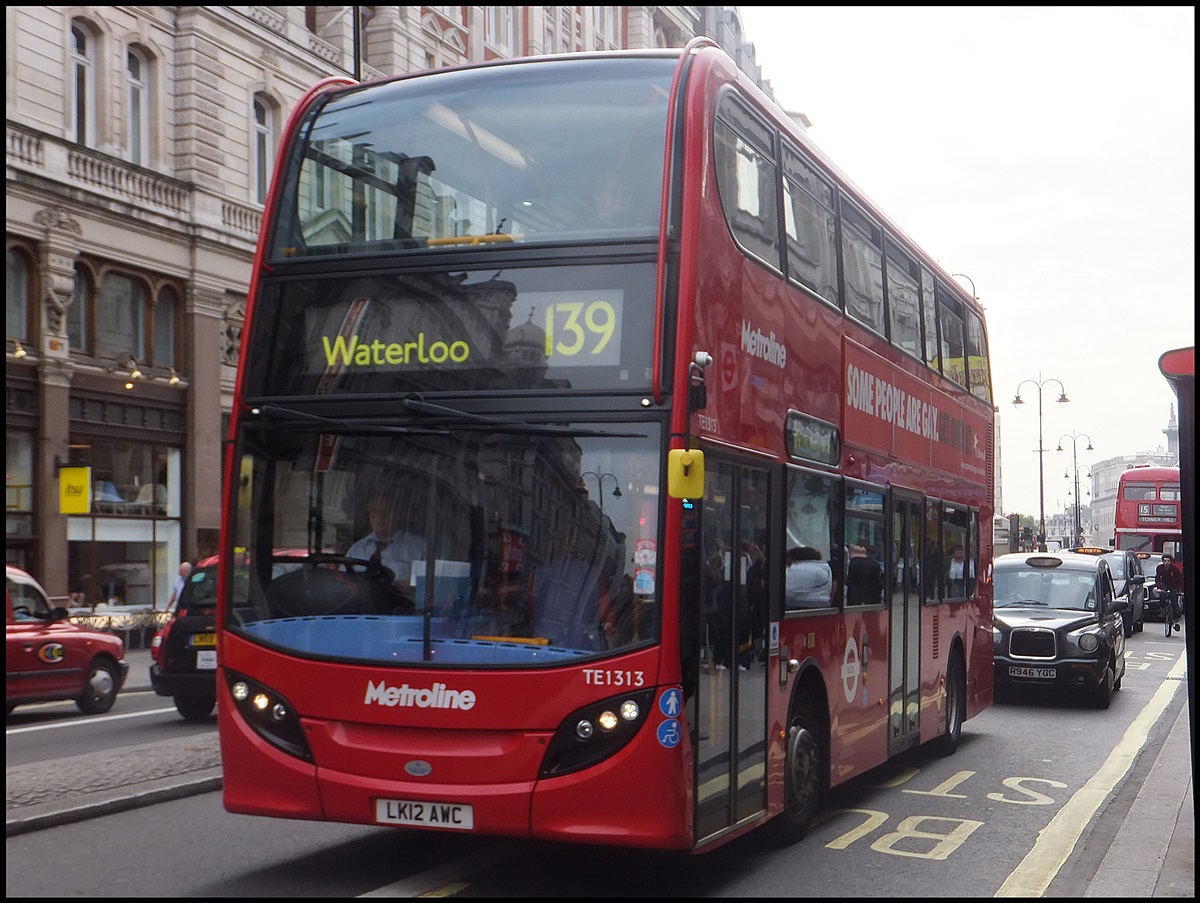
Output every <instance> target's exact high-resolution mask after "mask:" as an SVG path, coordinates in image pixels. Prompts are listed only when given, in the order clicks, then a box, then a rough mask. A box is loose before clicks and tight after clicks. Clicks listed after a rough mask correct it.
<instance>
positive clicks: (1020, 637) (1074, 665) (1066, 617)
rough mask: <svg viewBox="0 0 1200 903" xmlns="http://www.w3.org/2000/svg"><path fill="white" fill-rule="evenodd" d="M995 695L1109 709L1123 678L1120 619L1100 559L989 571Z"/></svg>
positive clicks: (1006, 560) (1032, 556) (1121, 601)
mask: <svg viewBox="0 0 1200 903" xmlns="http://www.w3.org/2000/svg"><path fill="white" fill-rule="evenodd" d="M994 574H995V582H994V590H995V614H994V619H993V626H992V642H993V661H994V668H995V686H996V690H997V692H1002V691H1004V690H1006V689H1013V688H1017V687H1024V688H1034V689H1039V688H1040V689H1048V690H1049V689H1053V690H1060V691H1069V692H1075V693H1083V694H1087V695H1088V696H1089V697H1090V698H1091V699H1092V701H1093V702H1094V703H1095V705H1096V706H1097V708H1102V709H1106V708H1108V706H1109V703H1110V701H1111V700H1112V694H1113V692H1114V691H1116V690H1119V689H1121V682H1122V680H1124V677H1125V630H1124V617H1125V615H1126V613H1127V612H1128V611H1129V597H1128V596H1127V595H1122V594H1120V593H1119V592H1118V590H1117V586H1116V582H1115V580H1114V579H1113V574H1112V567H1111V565H1110V563H1109V562H1108V561H1107V560H1106V558H1105V557H1104V556H1101V555H1090V554H1086V553H1083V552H1033V553H1028V552H1016V553H1012V554H1009V555H1000V556H999V557H997V558H996V559H995V563H994Z"/></svg>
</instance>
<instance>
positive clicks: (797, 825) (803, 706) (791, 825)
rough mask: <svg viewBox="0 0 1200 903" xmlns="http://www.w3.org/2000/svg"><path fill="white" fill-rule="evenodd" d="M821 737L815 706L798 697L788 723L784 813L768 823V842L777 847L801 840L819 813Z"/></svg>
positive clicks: (823, 767) (808, 700)
mask: <svg viewBox="0 0 1200 903" xmlns="http://www.w3.org/2000/svg"><path fill="white" fill-rule="evenodd" d="M822 736H823V735H822V730H821V721H820V719H819V718H818V717H817V714H816V707H815V706H814V705H813V704H812V700H811V699H810V698H809V697H808V696H806V695H804V696H800V697H799V698H798V699H797V700H796V703H795V705H794V707H793V708H792V717H791V720H790V721H789V722H788V731H787V747H786V749H785V756H786V759H785V762H784V782H783V811H782V812H780V813H779V814H778V815H777V816H775V818H773V819H772V820H771V821H770V822H768V823H767V831H768V833H769V834H770V835H771V839H772V840H773V841H774V842H776V843H778V844H781V845H787V844H793V843H796V842H798V841H800V840H801V839H802V838H803V837H804V835H805V834H807V833H808V830H809V828H811V827H812V823H813V820H814V819H815V818H816V816H817V813H818V812H819V811H820V808H821V791H822V788H823V781H822V777H821V776H822V775H823V774H824V772H825V756H824V752H823V750H824V749H825V746H824V744H823V743H822Z"/></svg>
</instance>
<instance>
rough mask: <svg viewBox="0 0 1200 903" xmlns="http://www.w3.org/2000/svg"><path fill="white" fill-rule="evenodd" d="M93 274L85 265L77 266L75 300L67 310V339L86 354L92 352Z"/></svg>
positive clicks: (72, 346) (77, 349)
mask: <svg viewBox="0 0 1200 903" xmlns="http://www.w3.org/2000/svg"><path fill="white" fill-rule="evenodd" d="M94 284H95V283H94V281H93V280H92V274H91V273H89V272H88V271H87V269H86V268H85V267H82V266H78V265H76V267H75V292H74V300H73V301H72V302H71V307H70V309H69V310H68V311H67V341H68V342H70V343H71V348H72V349H74V350H75V351H81V352H83V353H84V354H91V353H92V344H91V340H92V329H91V312H92V297H93V294H94V292H93V286H94Z"/></svg>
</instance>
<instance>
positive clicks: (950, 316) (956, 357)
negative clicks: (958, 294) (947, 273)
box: [937, 285, 967, 388]
mask: <svg viewBox="0 0 1200 903" xmlns="http://www.w3.org/2000/svg"><path fill="white" fill-rule="evenodd" d="M937 302H938V316H939V317H940V318H941V326H942V346H941V358H942V375H943V376H945V377H947V378H949V379H952V380H954V381H955V382H956V383H958V384H959V385H960V386H962V387H963V388H966V386H967V366H966V359H965V357H964V355H963V351H964V347H963V317H962V305H961V303H960V302H959V301H958V299H957V298H955V297H953V296H952V295H951V294H950V292H949V290H947V289H945V288H943V287H942V286H940V285H939V286H938V287H937Z"/></svg>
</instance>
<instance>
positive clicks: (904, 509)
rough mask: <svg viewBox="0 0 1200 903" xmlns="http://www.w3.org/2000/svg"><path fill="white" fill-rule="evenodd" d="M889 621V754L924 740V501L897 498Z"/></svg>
mask: <svg viewBox="0 0 1200 903" xmlns="http://www.w3.org/2000/svg"><path fill="white" fill-rule="evenodd" d="M891 532H892V540H891V541H892V570H891V573H890V574H889V575H888V581H889V582H890V584H891V594H890V600H889V606H890V608H889V617H888V624H889V626H888V635H889V640H888V643H889V648H888V755H889V756H893V755H895V754H896V753H898V752H900V751H901V750H904V749H907V748H908V747H910V746H915V745H916V744H917V742H918V740H919V739H920V736H921V731H920V717H919V716H920V692H921V684H920V661H921V658H920V656H921V572H920V566H921V557H920V554H919V553H920V549H921V537H922V533H921V501H920V500H919V499H916V498H905V497H904V496H901V495H898V494H897V495H896V496H895V503H894V507H893V509H892V531H891Z"/></svg>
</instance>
